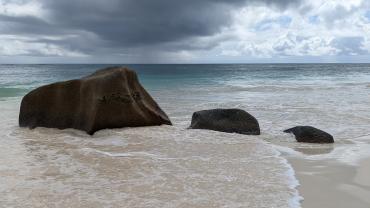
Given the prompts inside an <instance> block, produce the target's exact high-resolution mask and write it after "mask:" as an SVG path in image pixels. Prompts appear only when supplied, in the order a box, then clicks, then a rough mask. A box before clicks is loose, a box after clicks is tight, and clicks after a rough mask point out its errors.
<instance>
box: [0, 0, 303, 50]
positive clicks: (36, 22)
mask: <svg viewBox="0 0 370 208" xmlns="http://www.w3.org/2000/svg"><path fill="white" fill-rule="evenodd" d="M300 1H301V0H39V2H40V3H41V5H42V10H43V11H44V12H45V15H41V16H42V17H41V16H40V17H35V16H30V15H27V16H26V15H24V16H22V15H0V33H1V34H3V35H19V36H23V37H27V38H26V39H24V40H22V41H24V42H26V43H43V44H50V45H55V46H60V47H61V48H63V49H66V50H68V51H74V52H81V53H83V54H87V55H101V54H105V55H107V54H111V55H117V54H118V55H119V54H132V53H136V54H140V55H143V54H146V55H145V57H148V56H151V55H152V54H153V52H156V53H161V52H176V51H183V50H185V51H191V50H208V49H212V48H213V47H215V46H217V45H218V44H219V43H220V42H222V41H223V40H224V38H230V37H216V38H213V37H212V36H214V35H216V34H218V33H219V32H220V31H221V30H222V29H227V27H229V26H231V24H232V15H233V14H234V12H235V11H236V10H238V9H240V8H243V7H245V6H247V5H251V6H254V5H264V6H269V7H274V8H276V9H281V10H284V9H285V8H287V7H289V6H290V5H297V4H299V2H300ZM9 2H13V3H14V2H17V3H19V4H22V2H23V3H25V2H27V0H20V1H17V0H14V1H13V0H12V1H9ZM6 3H7V1H6V2H4V1H3V4H6ZM202 37H207V39H206V40H205V39H199V38H202ZM211 37H212V38H211ZM197 38H198V39H197ZM28 54H31V55H35V56H37V53H36V52H32V51H31V49H30V50H29V51H28ZM157 55H158V54H156V56H157Z"/></svg>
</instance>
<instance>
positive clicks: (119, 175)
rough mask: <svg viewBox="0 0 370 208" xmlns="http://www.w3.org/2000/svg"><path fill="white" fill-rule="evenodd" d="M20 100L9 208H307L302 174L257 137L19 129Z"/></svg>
mask: <svg viewBox="0 0 370 208" xmlns="http://www.w3.org/2000/svg"><path fill="white" fill-rule="evenodd" d="M17 105H18V103H17V102H9V103H1V105H0V108H1V110H2V111H3V112H5V114H4V115H6V116H7V118H9V119H8V120H3V121H1V124H0V128H1V131H0V132H1V133H0V134H1V136H0V143H1V144H2V151H1V152H0V164H1V165H0V176H1V177H0V184H2V186H1V188H0V192H1V194H0V201H1V204H2V206H6V207H14V206H18V207H42V206H46V207H122V206H124V207H271V206H274V207H293V208H295V207H300V205H299V200H300V197H299V195H298V192H297V190H296V188H295V187H296V186H297V185H298V182H297V181H296V179H295V177H294V171H293V170H292V168H291V167H290V166H289V164H288V163H287V162H286V160H285V159H284V158H283V157H281V156H280V155H279V152H278V151H276V150H275V149H274V148H273V147H272V146H271V145H270V144H268V143H267V142H264V141H263V140H261V139H259V138H257V137H254V136H245V135H238V134H226V133H221V132H214V131H202V130H185V129H184V128H183V127H182V126H180V127H179V126H172V127H171V126H159V127H143V128H126V129H115V130H103V131H100V132H97V134H95V135H94V136H93V137H90V136H88V135H87V134H84V133H83V132H81V131H77V130H72V129H67V130H62V131H60V130H56V129H46V128H36V129H34V130H29V129H26V128H19V127H17V117H16V115H17V114H18V106H17ZM4 106H7V107H4Z"/></svg>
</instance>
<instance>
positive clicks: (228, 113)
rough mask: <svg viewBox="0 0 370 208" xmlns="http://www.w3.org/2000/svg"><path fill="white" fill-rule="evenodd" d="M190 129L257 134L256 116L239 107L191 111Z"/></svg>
mask: <svg viewBox="0 0 370 208" xmlns="http://www.w3.org/2000/svg"><path fill="white" fill-rule="evenodd" d="M189 128H190V129H209V130H214V131H221V132H228V133H239V134H246V135H259V134H260V127H259V124H258V121H257V119H256V118H254V117H253V116H252V115H250V114H249V113H247V112H246V111H244V110H241V109H211V110H202V111H198V112H195V113H193V116H192V120H191V125H190V127H189Z"/></svg>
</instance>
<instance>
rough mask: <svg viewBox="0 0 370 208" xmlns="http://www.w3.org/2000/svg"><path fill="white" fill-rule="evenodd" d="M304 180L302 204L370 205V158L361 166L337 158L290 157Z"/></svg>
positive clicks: (310, 205)
mask: <svg viewBox="0 0 370 208" xmlns="http://www.w3.org/2000/svg"><path fill="white" fill-rule="evenodd" d="M288 161H289V163H290V164H291V165H292V166H293V168H294V170H295V173H296V177H297V179H298V181H299V183H300V185H299V186H298V191H299V193H300V195H301V196H302V197H303V198H304V200H303V201H302V202H301V203H302V207H303V208H306V207H326V208H331V207H333V208H334V207H335V208H340V207H343V208H347V207H356V208H362V207H363V208H367V207H369V204H370V197H369V196H370V177H369V175H370V158H366V159H362V160H360V161H359V162H358V165H353V166H351V165H346V164H343V163H340V162H338V161H335V160H309V159H304V158H294V157H290V158H288Z"/></svg>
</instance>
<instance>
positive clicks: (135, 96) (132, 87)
mask: <svg viewBox="0 0 370 208" xmlns="http://www.w3.org/2000/svg"><path fill="white" fill-rule="evenodd" d="M161 124H168V125H171V121H170V120H169V118H168V117H167V115H166V114H165V113H164V112H163V111H162V110H161V109H160V107H159V106H158V104H157V103H156V102H155V101H154V100H153V98H152V97H151V96H150V95H149V94H148V93H147V92H146V91H145V89H144V88H143V87H142V86H141V85H140V83H139V80H138V78H137V75H136V73H135V72H134V71H132V70H129V69H127V68H120V67H112V68H106V69H102V70H98V71H96V72H95V73H93V74H91V75H89V76H87V77H84V78H81V79H76V80H70V81H65V82H57V83H54V84H50V85H46V86H42V87H40V88H37V89H35V90H33V91H31V92H30V93H28V94H27V95H26V96H24V98H23V100H22V103H21V109H20V114H19V125H20V126H21V127H29V128H35V127H49V128H58V129H66V128H74V129H80V130H83V131H86V132H87V133H88V134H91V135H92V134H94V133H95V132H96V131H98V130H101V129H111V128H122V127H138V126H154V125H161Z"/></svg>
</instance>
